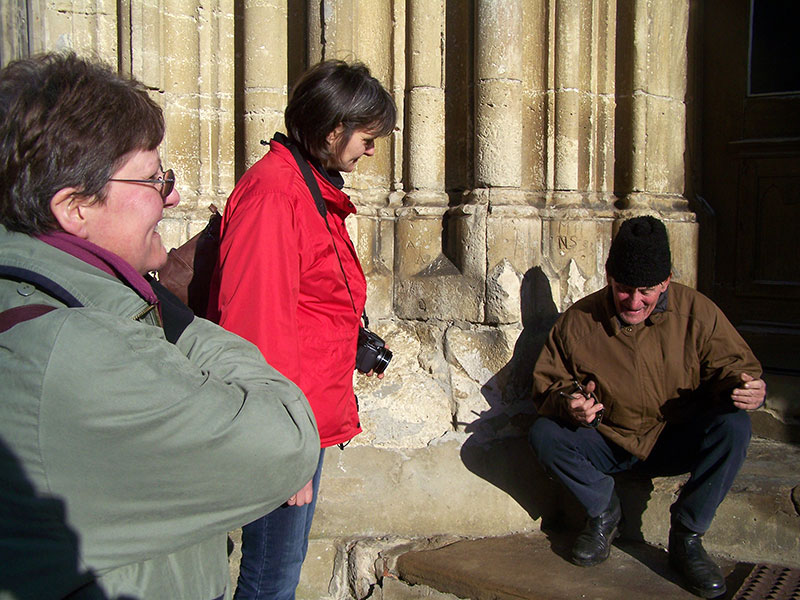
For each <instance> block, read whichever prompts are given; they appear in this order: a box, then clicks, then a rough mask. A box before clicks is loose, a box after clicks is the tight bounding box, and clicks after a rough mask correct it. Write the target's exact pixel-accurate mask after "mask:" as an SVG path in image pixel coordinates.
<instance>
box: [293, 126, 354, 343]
mask: <svg viewBox="0 0 800 600" xmlns="http://www.w3.org/2000/svg"><path fill="white" fill-rule="evenodd" d="M286 145H287V147H288V148H289V150H290V151H291V153H292V156H294V160H295V161H296V162H297V166H298V167H300V172H301V173H302V174H303V179H305V180H306V186H308V191H310V192H311V196H312V197H313V198H314V204H316V205H317V210H318V211H319V214H320V216H321V217H322V220H323V221H325V227H327V228H328V233H329V234H330V235H331V244H333V251H334V252H335V253H336V259H337V260H338V261H339V268H340V269H341V271H342V277H344V285H345V287H346V288H347V294H348V295H349V296H350V304H351V305H352V306H353V312H354V313H355V314H356V316H358V311H357V310H356V303H355V302H354V301H353V292H351V291H350V282H349V281H348V280H347V273H345V271H344V265H342V257H341V256H339V249H338V248H337V247H336V240H335V238H334V237H333V231H331V226H330V223H328V216H327V215H328V207H327V206H326V205H325V200H324V199H323V198H322V192H321V191H320V189H319V184H318V183H317V178H316V177H314V172H313V171H312V170H311V165H309V164H308V161H307V160H306V158H305V157H304V156H303V154H302V153H301V152H300V149H299V148H298V147H297V146H296V145H295V144H294V143H293V142H292V141H291V140H287V144H286ZM361 318H362V319H363V320H364V327H367V328H369V319H368V318H367V313H366V311H364V312H363V313H362V315H361Z"/></svg>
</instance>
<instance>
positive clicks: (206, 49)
mask: <svg viewBox="0 0 800 600" xmlns="http://www.w3.org/2000/svg"><path fill="white" fill-rule="evenodd" d="M129 14H130V27H131V29H130V31H131V35H130V37H129V38H128V39H129V40H130V41H129V44H130V46H129V47H128V48H125V47H123V48H122V51H121V53H120V55H121V56H123V57H125V56H128V57H130V58H129V63H128V64H127V65H123V69H124V68H125V67H126V66H127V67H128V69H130V71H131V73H132V74H133V75H134V76H135V77H136V78H137V79H139V80H141V81H142V82H144V83H145V84H146V85H147V86H148V87H150V88H151V89H152V90H154V91H157V92H158V94H157V95H155V96H154V97H155V98H156V100H157V101H158V102H160V103H161V105H162V107H163V109H164V117H165V119H166V123H167V132H166V136H165V138H164V142H163V143H162V145H161V148H160V152H161V158H162V162H163V164H164V165H165V166H168V167H171V168H173V169H174V170H175V172H176V175H177V179H178V181H177V185H178V190H179V191H180V193H181V204H179V205H178V207H177V208H174V209H172V210H170V211H168V212H167V213H166V214H165V219H164V220H163V221H162V224H161V233H162V236H163V237H164V241H165V244H166V245H167V247H174V246H178V245H179V244H181V243H182V242H184V241H185V240H186V239H188V238H189V237H191V236H192V235H193V234H194V233H196V232H197V231H198V230H199V229H200V228H202V227H203V226H204V225H205V223H206V221H207V220H208V215H209V212H208V210H207V207H208V205H210V204H211V203H214V204H216V205H217V206H219V207H220V208H221V207H223V206H224V203H225V200H226V198H227V196H228V194H229V193H230V190H231V189H232V188H233V184H234V127H233V125H234V120H233V95H232V94H231V90H232V89H233V69H234V64H233V62H232V61H220V60H219V56H220V55H223V54H224V55H228V56H233V13H232V11H231V7H230V6H229V3H228V2H226V1H225V0H210V1H209V2H203V3H202V4H201V3H198V2H197V0H162V2H161V3H160V4H159V3H152V2H148V1H146V0H145V1H134V2H132V4H131V6H130V11H129ZM121 39H123V40H125V39H126V38H125V36H121Z"/></svg>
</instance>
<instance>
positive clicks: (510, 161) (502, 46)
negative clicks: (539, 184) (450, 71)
mask: <svg viewBox="0 0 800 600" xmlns="http://www.w3.org/2000/svg"><path fill="white" fill-rule="evenodd" d="M522 38H523V32H522V3H521V2H520V1H519V0H477V14H476V21H475V45H476V64H475V75H476V81H475V86H476V100H475V104H476V108H475V185H476V187H479V188H497V187H501V188H512V189H513V188H519V187H520V185H521V183H522V142H521V135H520V132H521V131H522Z"/></svg>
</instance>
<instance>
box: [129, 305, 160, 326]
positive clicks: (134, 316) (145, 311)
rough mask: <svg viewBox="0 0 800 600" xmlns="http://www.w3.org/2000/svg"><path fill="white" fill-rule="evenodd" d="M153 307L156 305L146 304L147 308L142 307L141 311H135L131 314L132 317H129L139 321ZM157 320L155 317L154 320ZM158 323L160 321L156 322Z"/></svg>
mask: <svg viewBox="0 0 800 600" xmlns="http://www.w3.org/2000/svg"><path fill="white" fill-rule="evenodd" d="M155 307H156V305H155V304H148V305H147V308H144V309H142V310H141V311H139V312H138V313H136V314H135V315H133V317H131V318H132V319H133V320H134V321H141V320H142V319H143V318H144V317H145V316H146V315H147V313H149V312H150V311H151V310H153V309H154V308H155ZM156 314H158V313H156ZM158 320H159V319H156V321H158ZM158 324H159V325H160V323H158Z"/></svg>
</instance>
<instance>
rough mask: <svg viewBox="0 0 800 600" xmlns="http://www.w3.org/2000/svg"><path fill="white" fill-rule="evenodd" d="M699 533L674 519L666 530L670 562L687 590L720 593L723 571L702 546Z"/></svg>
mask: <svg viewBox="0 0 800 600" xmlns="http://www.w3.org/2000/svg"><path fill="white" fill-rule="evenodd" d="M702 538H703V536H702V534H699V533H695V532H694V531H691V530H689V529H687V528H686V527H684V526H683V525H681V524H680V523H677V522H673V523H672V527H671V528H670V530H669V564H670V565H671V566H672V568H673V569H675V570H676V571H677V572H678V573H680V574H681V575H682V576H683V579H684V581H685V583H686V587H687V588H688V589H689V591H690V592H692V593H693V594H696V595H698V596H700V597H701V598H716V597H717V596H722V595H723V594H724V593H725V591H726V590H727V588H726V587H725V578H724V577H723V576H722V571H720V569H719V567H718V566H717V565H716V563H715V562H714V561H713V560H711V557H710V556H709V555H708V553H707V552H706V551H705V548H703V539H702Z"/></svg>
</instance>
